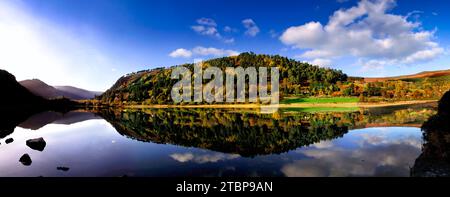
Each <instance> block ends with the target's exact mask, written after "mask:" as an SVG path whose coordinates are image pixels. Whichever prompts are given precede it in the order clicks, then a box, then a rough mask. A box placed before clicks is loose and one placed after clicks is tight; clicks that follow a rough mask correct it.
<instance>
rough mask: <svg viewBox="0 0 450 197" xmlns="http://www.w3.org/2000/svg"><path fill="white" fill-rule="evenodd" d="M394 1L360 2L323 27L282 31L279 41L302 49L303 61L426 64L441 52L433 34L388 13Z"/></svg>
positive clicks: (315, 25) (313, 25) (310, 25)
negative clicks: (340, 59) (350, 59)
mask: <svg viewBox="0 0 450 197" xmlns="http://www.w3.org/2000/svg"><path fill="white" fill-rule="evenodd" d="M394 7H395V1H394V0H373V1H371V0H362V1H360V2H359V3H358V4H357V5H356V6H354V7H351V8H348V9H340V10H338V11H335V12H334V14H333V15H331V16H330V18H329V21H328V23H327V24H325V25H323V24H322V23H320V22H314V21H312V22H308V23H306V24H303V25H300V26H293V27H289V28H288V29H286V30H285V31H284V32H283V34H282V35H281V36H280V40H281V41H282V42H283V43H284V44H285V45H288V46H292V47H294V48H298V49H306V51H305V52H304V53H303V54H301V55H300V57H302V58H305V59H317V58H322V59H324V58H325V59H330V58H336V57H343V56H352V57H356V58H358V59H360V60H365V61H371V60H377V61H384V62H389V63H395V64H413V63H417V62H421V61H428V60H432V59H434V58H436V57H437V56H438V55H440V54H442V53H443V52H444V50H443V49H442V48H441V47H440V46H439V44H438V43H436V42H435V41H433V39H434V30H433V31H426V30H423V29H422V25H421V23H419V22H412V21H409V16H401V15H395V14H391V13H389V11H390V10H391V9H392V8H394Z"/></svg>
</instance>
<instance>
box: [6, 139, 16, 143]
mask: <svg viewBox="0 0 450 197" xmlns="http://www.w3.org/2000/svg"><path fill="white" fill-rule="evenodd" d="M12 142H14V139H12V138H9V139H6V140H5V143H6V144H10V143H12Z"/></svg>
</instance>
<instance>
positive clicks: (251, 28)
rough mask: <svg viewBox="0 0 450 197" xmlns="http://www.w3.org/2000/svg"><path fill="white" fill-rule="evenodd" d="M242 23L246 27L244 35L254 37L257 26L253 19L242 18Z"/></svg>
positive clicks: (257, 31)
mask: <svg viewBox="0 0 450 197" xmlns="http://www.w3.org/2000/svg"><path fill="white" fill-rule="evenodd" d="M242 24H243V25H244V27H245V28H246V29H247V31H245V35H248V36H251V37H254V36H256V35H257V34H258V33H259V27H258V26H257V25H256V23H255V21H253V19H250V18H249V19H244V20H243V21H242Z"/></svg>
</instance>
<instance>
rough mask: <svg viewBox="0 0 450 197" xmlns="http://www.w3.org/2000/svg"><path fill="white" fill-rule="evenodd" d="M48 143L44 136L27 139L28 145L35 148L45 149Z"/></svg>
mask: <svg viewBox="0 0 450 197" xmlns="http://www.w3.org/2000/svg"><path fill="white" fill-rule="evenodd" d="M46 145H47V143H45V140H44V138H36V139H30V140H27V146H28V147H30V148H31V149H33V150H38V151H43V150H44V148H45V146H46Z"/></svg>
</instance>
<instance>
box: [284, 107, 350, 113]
mask: <svg viewBox="0 0 450 197" xmlns="http://www.w3.org/2000/svg"><path fill="white" fill-rule="evenodd" d="M282 111H283V112H307V113H318V112H354V111H359V108H358V107H305V108H289V109H282Z"/></svg>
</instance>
